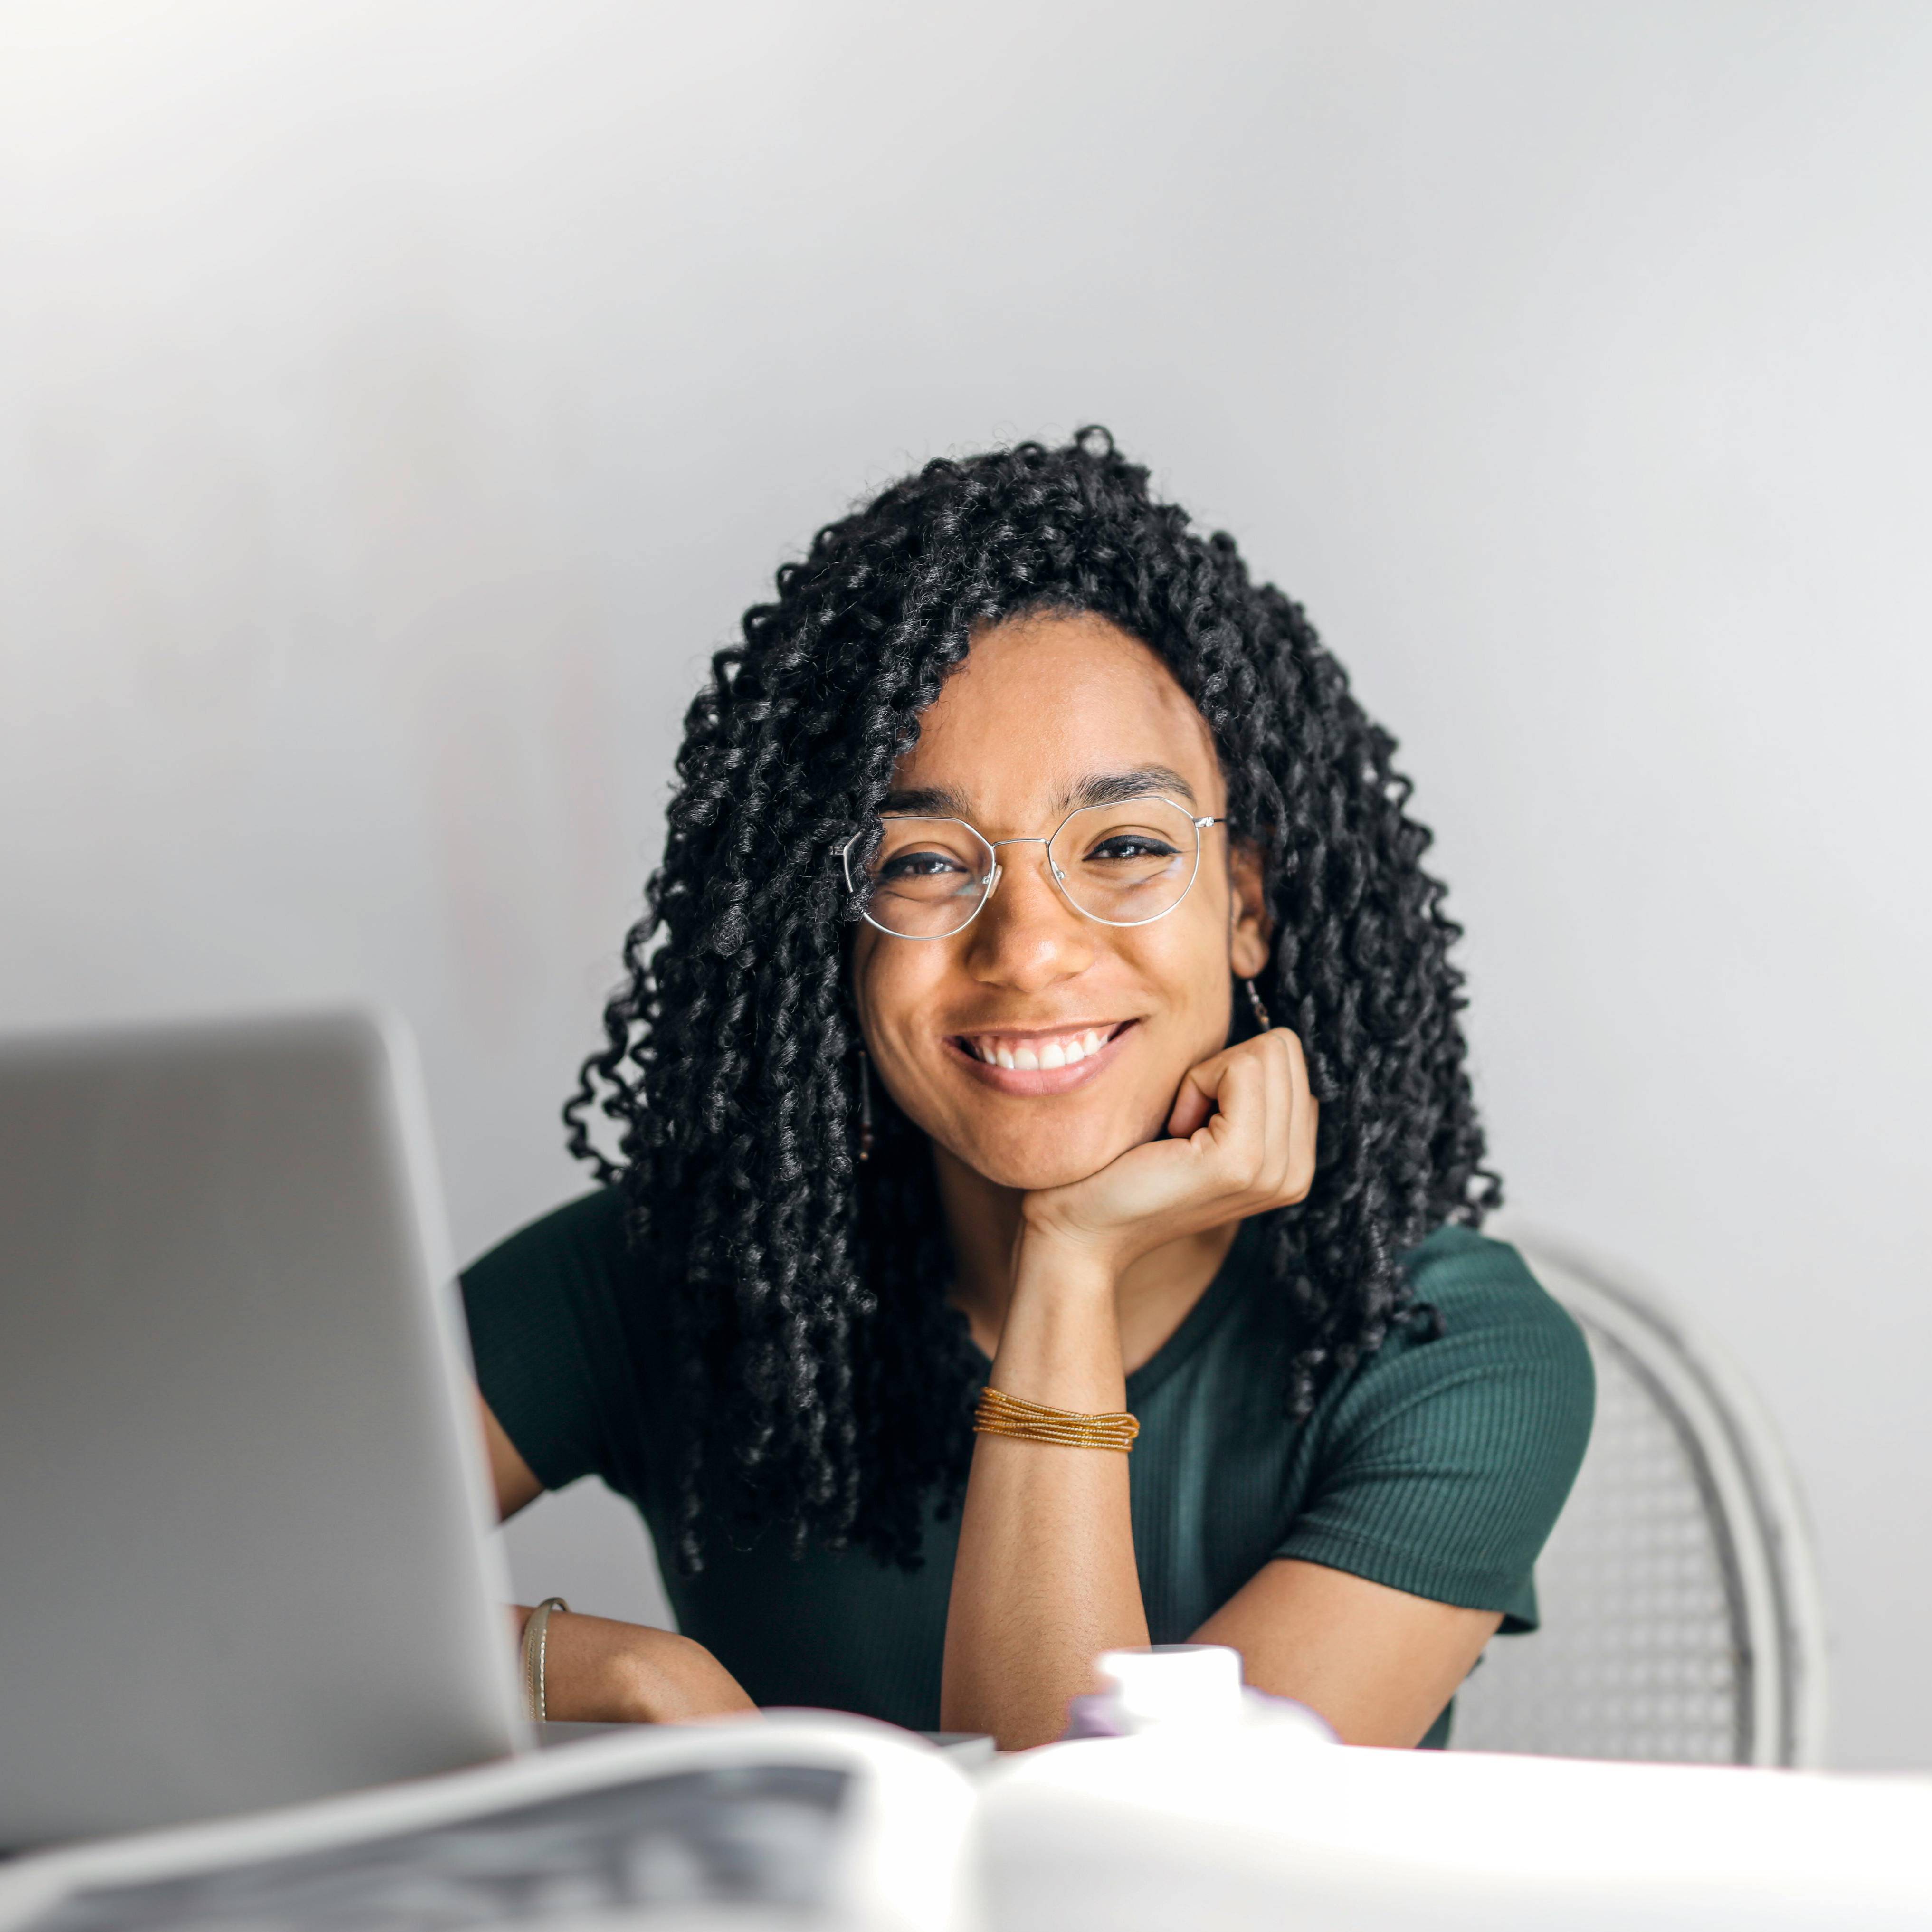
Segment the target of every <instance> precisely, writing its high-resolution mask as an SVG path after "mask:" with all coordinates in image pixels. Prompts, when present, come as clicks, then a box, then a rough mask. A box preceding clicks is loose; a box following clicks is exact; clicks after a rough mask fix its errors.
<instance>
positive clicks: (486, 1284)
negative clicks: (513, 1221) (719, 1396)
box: [462, 1190, 621, 1490]
mask: <svg viewBox="0 0 1932 1932" xmlns="http://www.w3.org/2000/svg"><path fill="white" fill-rule="evenodd" d="M618 1216H619V1202H618V1199H617V1196H616V1192H615V1190H603V1191H601V1192H600V1193H596V1194H592V1195H588V1196H585V1197H584V1198H583V1199H581V1200H579V1201H574V1202H571V1203H570V1204H569V1205H568V1206H567V1207H564V1208H559V1209H557V1210H556V1212H555V1213H553V1214H547V1215H545V1216H544V1218H543V1219H542V1220H540V1221H538V1222H535V1223H532V1225H531V1226H529V1227H527V1228H524V1229H521V1230H520V1231H519V1232H517V1233H516V1234H514V1235H511V1236H510V1237H509V1238H508V1240H507V1241H502V1242H500V1243H499V1244H497V1246H496V1247H493V1248H492V1249H491V1250H490V1252H489V1253H487V1254H486V1255H484V1256H483V1257H482V1258H481V1259H480V1260H479V1261H477V1262H472V1264H471V1265H470V1266H469V1268H466V1269H465V1270H464V1271H463V1277H462V1287H463V1312H464V1313H465V1315H466V1317H467V1318H468V1321H469V1346H470V1349H471V1352H472V1355H474V1356H475V1363H476V1380H477V1384H478V1387H479V1388H481V1390H482V1392H483V1400H484V1401H485V1402H487V1403H488V1404H489V1405H490V1409H491V1411H492V1412H493V1414H494V1415H495V1416H496V1420H497V1421H499V1422H500V1423H501V1424H502V1425H503V1429H504V1433H505V1434H506V1435H507V1436H508V1437H509V1439H510V1440H511V1442H513V1443H514V1444H515V1445H516V1447H517V1454H520V1456H521V1457H523V1460H524V1461H525V1462H526V1463H528V1464H529V1466H530V1469H531V1472H532V1474H533V1475H535V1477H536V1478H537V1480H538V1481H539V1482H540V1483H541V1484H543V1486H544V1488H545V1489H547V1490H560V1489H562V1487H564V1486H565V1484H568V1483H573V1482H574V1481H576V1480H577V1478H578V1477H580V1476H588V1475H605V1474H607V1465H608V1463H609V1460H610V1459H609V1455H608V1445H607V1443H606V1442H605V1440H604V1430H603V1427H602V1426H601V1405H600V1403H599V1402H598V1389H597V1385H596V1379H595V1375H594V1373H593V1370H592V1358H593V1352H592V1349H590V1348H589V1346H587V1343H586V1331H587V1330H588V1328H589V1326H590V1324H591V1322H592V1321H593V1320H594V1317H595V1309H596V1307H597V1305H598V1301H599V1299H600V1298H604V1297H606V1296H607V1292H608V1290H607V1283H606V1282H605V1280H604V1277H606V1275H607V1274H608V1272H609V1269H610V1256H611V1254H612V1253H613V1248H614V1249H615V1250H616V1251H618V1252H621V1239H620V1238H619V1232H618V1229H619V1223H618Z"/></svg>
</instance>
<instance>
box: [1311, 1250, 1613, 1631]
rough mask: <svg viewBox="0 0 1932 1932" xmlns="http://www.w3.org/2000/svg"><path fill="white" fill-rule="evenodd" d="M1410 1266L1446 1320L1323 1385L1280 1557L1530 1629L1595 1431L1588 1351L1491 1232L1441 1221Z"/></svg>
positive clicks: (1406, 1335) (1422, 1292)
mask: <svg viewBox="0 0 1932 1932" xmlns="http://www.w3.org/2000/svg"><path fill="white" fill-rule="evenodd" d="M1409 1271H1410V1276H1411V1279H1412V1281H1413V1282H1414V1283H1415V1292H1416V1296H1417V1298H1418V1300H1419V1301H1424V1302H1427V1303H1429V1304H1432V1305H1433V1307H1435V1309H1436V1311H1437V1313H1438V1314H1439V1316H1440V1318H1441V1323H1442V1333H1441V1334H1439V1335H1438V1336H1436V1337H1434V1338H1433V1339H1430V1338H1428V1337H1427V1336H1426V1335H1422V1334H1417V1333H1416V1332H1415V1331H1404V1332H1403V1333H1402V1334H1400V1335H1398V1336H1396V1337H1391V1339H1390V1340H1389V1341H1388V1342H1387V1343H1385V1344H1384V1346H1382V1349H1380V1350H1379V1351H1378V1352H1377V1353H1376V1354H1375V1355H1372V1356H1370V1358H1368V1359H1367V1361H1365V1362H1364V1363H1363V1364H1361V1367H1359V1368H1358V1370H1356V1371H1355V1373H1354V1374H1353V1375H1352V1376H1351V1377H1349V1379H1348V1380H1347V1382H1346V1383H1344V1384H1343V1385H1342V1386H1341V1387H1340V1388H1337V1389H1336V1390H1334V1391H1331V1394H1330V1396H1329V1397H1328V1398H1327V1399H1326V1400H1325V1402H1324V1403H1323V1405H1322V1406H1323V1409H1325V1410H1326V1411H1327V1414H1326V1415H1323V1416H1321V1417H1320V1418H1319V1421H1320V1423H1321V1426H1322V1427H1321V1448H1320V1451H1319V1457H1318V1460H1317V1463H1316V1469H1315V1472H1314V1480H1313V1484H1312V1485H1311V1487H1310V1494H1309V1500H1308V1502H1307V1504H1306V1505H1304V1508H1302V1510H1301V1511H1300V1512H1299V1513H1298V1515H1297V1517H1296V1518H1295V1522H1294V1523H1293V1525H1292V1526H1291V1528H1290V1530H1289V1534H1288V1536H1287V1537H1286V1539H1285V1541H1283V1544H1281V1546H1280V1548H1279V1549H1278V1550H1277V1551H1276V1552H1275V1554H1276V1555H1277V1556H1286V1557H1298V1558H1301V1559H1304V1560H1305V1561H1307V1562H1311V1563H1320V1564H1322V1565H1326V1566H1327V1567H1328V1568H1331V1569H1336V1570H1345V1571H1349V1572H1350V1573H1351V1574H1354V1575H1356V1576H1361V1577H1367V1578H1369V1579H1370V1580H1371V1581H1372V1582H1375V1583H1385V1584H1387V1585H1388V1586H1390V1587H1391V1589H1397V1590H1406V1591H1408V1592H1410V1593H1411V1594H1412V1595H1415V1596H1419V1597H1428V1598H1433V1599H1435V1600H1436V1601H1438V1602H1441V1603H1445V1604H1460V1605H1462V1606H1463V1607H1466V1608H1469V1609H1472V1610H1499V1611H1501V1612H1502V1613H1503V1617H1504V1622H1503V1628H1505V1630H1534V1629H1535V1628H1536V1622H1537V1612H1536V1592H1535V1583H1534V1581H1533V1579H1532V1570H1533V1568H1534V1566H1535V1562H1536V1559H1537V1556H1538V1553H1539V1552H1540V1551H1541V1549H1542V1547H1543V1545H1544V1542H1545V1541H1546V1540H1547V1538H1548V1536H1549V1535H1550V1531H1551V1529H1553V1527H1554V1526H1555V1524H1556V1519H1557V1516H1558V1514H1559V1512H1560V1511H1562V1508H1563V1505H1564V1502H1565V1499H1566V1498H1567V1497H1568V1495H1569V1493H1570V1487H1571V1484H1572V1483H1573V1482H1574V1481H1575V1480H1576V1475H1577V1469H1578V1467H1579V1466H1580V1464H1581V1463H1582V1462H1583V1451H1584V1449H1585V1448H1586V1446H1587V1445H1588V1444H1589V1438H1590V1425H1591V1421H1592V1417H1593V1415H1594V1412H1595V1399H1596V1385H1595V1375H1594V1373H1593V1371H1592V1367H1591V1363H1590V1355H1589V1349H1588V1347H1587V1346H1586V1344H1585V1342H1584V1340H1583V1334H1582V1332H1581V1331H1580V1329H1579V1328H1577V1324H1576V1323H1575V1322H1574V1321H1573V1320H1572V1319H1571V1317H1570V1316H1569V1315H1568V1314H1567V1313H1565V1311H1564V1310H1563V1309H1562V1308H1561V1307H1559V1306H1558V1305H1557V1304H1556V1302H1555V1301H1553V1300H1552V1299H1551V1298H1550V1296H1549V1295H1547V1294H1546V1293H1545V1292H1544V1290H1543V1289H1542V1288H1541V1286H1539V1285H1538V1283H1537V1281H1536V1279H1535V1277H1534V1276H1533V1275H1532V1274H1531V1273H1530V1271H1529V1268H1528V1267H1527V1266H1526V1265H1525V1264H1524V1262H1523V1259H1522V1257H1521V1256H1519V1255H1518V1254H1517V1252H1516V1250H1514V1248H1511V1247H1508V1246H1506V1245H1505V1244H1503V1243H1502V1242H1500V1241H1489V1240H1486V1239H1485V1238H1484V1237H1482V1236H1481V1235H1477V1234H1475V1233H1473V1232H1471V1231H1470V1230H1469V1229H1463V1228H1445V1229H1441V1230H1439V1231H1438V1232H1437V1233H1436V1234H1435V1235H1432V1236H1431V1237H1430V1239H1429V1240H1428V1241H1425V1242H1424V1244H1422V1245H1421V1247H1419V1248H1418V1249H1417V1250H1415V1253H1413V1254H1412V1256H1411V1257H1410V1261H1409Z"/></svg>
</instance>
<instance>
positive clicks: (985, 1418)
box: [973, 1388, 1141, 1456]
mask: <svg viewBox="0 0 1932 1932" xmlns="http://www.w3.org/2000/svg"><path fill="white" fill-rule="evenodd" d="M973 1427H974V1430H976V1431H977V1433H979V1434H980V1435H982V1436H1014V1437H1016V1438H1017V1439H1019V1441H1021V1442H1052V1443H1055V1444H1057V1445H1058V1446H1059V1447H1061V1448H1063V1449H1112V1450H1116V1451H1118V1452H1119V1453H1120V1454H1121V1455H1123V1456H1126V1455H1129V1454H1131V1453H1132V1452H1133V1446H1134V1438H1135V1437H1136V1436H1138V1435H1139V1433H1141V1426H1140V1424H1139V1422H1137V1421H1136V1420H1135V1419H1134V1418H1133V1417H1132V1416H1131V1415H1128V1414H1127V1412H1125V1411H1124V1410H1122V1411H1120V1412H1117V1413H1115V1414H1114V1415H1082V1414H1081V1413H1080V1412H1079V1410H1078V1409H1049V1408H1048V1407H1047V1406H1046V1404H1045V1403H1038V1402H1027V1401H1025V1400H1022V1398H1021V1397H1019V1396H1016V1395H1007V1394H1005V1393H1004V1391H1001V1390H999V1389H996V1388H986V1389H983V1390H981V1391H980V1402H979V1406H978V1407H977V1409H975V1410H974V1412H973Z"/></svg>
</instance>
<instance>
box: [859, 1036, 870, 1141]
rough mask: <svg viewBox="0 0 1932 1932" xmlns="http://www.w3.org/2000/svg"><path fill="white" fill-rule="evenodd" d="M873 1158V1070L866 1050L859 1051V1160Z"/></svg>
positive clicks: (860, 1049)
mask: <svg viewBox="0 0 1932 1932" xmlns="http://www.w3.org/2000/svg"><path fill="white" fill-rule="evenodd" d="M871 1157H872V1069H871V1062H870V1061H868V1060H867V1059H866V1058H865V1049H864V1048H863V1047H861V1048H859V1159H860V1160H871Z"/></svg>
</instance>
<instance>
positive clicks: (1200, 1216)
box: [941, 1028, 1316, 1750]
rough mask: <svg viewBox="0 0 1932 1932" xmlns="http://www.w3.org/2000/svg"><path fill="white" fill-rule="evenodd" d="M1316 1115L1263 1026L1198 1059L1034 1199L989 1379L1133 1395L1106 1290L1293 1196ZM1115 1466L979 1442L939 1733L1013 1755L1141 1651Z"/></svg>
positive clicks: (1063, 1393) (1113, 1402) (1090, 1400)
mask: <svg viewBox="0 0 1932 1932" xmlns="http://www.w3.org/2000/svg"><path fill="white" fill-rule="evenodd" d="M1315 1128H1316V1103H1315V1101H1314V1099H1313V1097H1312V1096H1311V1095H1310V1092H1309V1089H1308V1076H1307V1069H1306V1067H1305V1065H1304V1062H1303V1060H1302V1056H1301V1043H1300V1042H1299V1041H1298V1040H1296V1039H1295V1036H1294V1035H1293V1034H1290V1033H1288V1032H1286V1031H1282V1030H1280V1029H1278V1028H1277V1030H1275V1031H1272V1032H1270V1033H1268V1034H1263V1035H1262V1036H1261V1037H1259V1039H1256V1040H1250V1041H1247V1042H1244V1043H1243V1044H1242V1045H1241V1046H1238V1047H1233V1048H1230V1049H1229V1050H1228V1051H1227V1052H1225V1053H1222V1054H1217V1055H1216V1056H1215V1057H1214V1058H1213V1059H1211V1060H1209V1061H1204V1062H1203V1063H1202V1065H1201V1066H1199V1067H1196V1069H1195V1070H1193V1072H1192V1073H1190V1074H1189V1076H1187V1081H1186V1082H1184V1084H1183V1085H1182V1088H1181V1094H1180V1096H1179V1097H1178V1099H1177V1100H1176V1101H1175V1108H1174V1112H1173V1114H1172V1117H1171V1118H1170V1121H1169V1129H1170V1131H1171V1133H1172V1136H1174V1138H1172V1139H1167V1140H1165V1141H1160V1142H1150V1143H1148V1145H1145V1146H1143V1147H1138V1148H1133V1149H1132V1150H1130V1151H1129V1152H1128V1153H1127V1154H1124V1155H1122V1156H1121V1158H1120V1159H1119V1160H1116V1161H1115V1162H1113V1163H1111V1164H1110V1165H1109V1166H1107V1167H1106V1168H1104V1169H1102V1170H1101V1172H1100V1173H1099V1174H1097V1175H1092V1176H1091V1177H1089V1178H1088V1179H1087V1180H1085V1181H1079V1182H1076V1184H1073V1186H1071V1187H1061V1188H1055V1189H1052V1190H1046V1191H1044V1192H1043V1193H1038V1194H1034V1195H1030V1196H1028V1198H1027V1201H1026V1204H1025V1209H1024V1211H1023V1217H1022V1233H1021V1236H1020V1240H1019V1244H1018V1247H1017V1249H1016V1254H1015V1259H1014V1273H1013V1295H1012V1298H1011V1300H1010V1303H1009V1304H1008V1307H1007V1314H1006V1319H1005V1321H1004V1325H1003V1326H1002V1328H1001V1333H1000V1342H999V1349H998V1354H997V1355H996V1356H995V1358H994V1362H993V1369H992V1376H991V1378H990V1382H991V1385H992V1387H993V1388H996V1389H998V1390H1000V1391H1001V1392H1002V1393H1004V1394H1007V1395H1011V1396H1017V1397H1022V1399H1024V1400H1028V1401H1031V1402H1037V1403H1045V1404H1047V1405H1048V1406H1051V1407H1053V1408H1056V1409H1076V1410H1079V1411H1081V1412H1085V1413H1089V1414H1091V1413H1097V1412H1111V1411H1115V1410H1118V1409H1121V1407H1122V1406H1124V1403H1125V1401H1126V1399H1127V1398H1126V1388H1127V1377H1126V1374H1125V1370H1124V1362H1123V1358H1122V1352H1121V1328H1120V1311H1119V1309H1118V1305H1117V1301H1116V1290H1117V1288H1118V1283H1119V1282H1120V1280H1121V1277H1122V1275H1123V1274H1124V1272H1125V1271H1126V1270H1127V1268H1130V1266H1131V1265H1133V1263H1134V1262H1136V1260H1139V1259H1141V1258H1142V1256H1145V1255H1148V1254H1149V1253H1152V1252H1154V1250H1156V1249H1157V1248H1160V1247H1164V1246H1166V1244H1169V1243H1172V1242H1176V1241H1181V1240H1182V1239H1184V1238H1186V1237H1188V1236H1191V1235H1198V1234H1199V1233H1201V1232H1204V1231H1205V1230H1206V1229H1212V1228H1215V1227H1220V1226H1226V1225H1227V1224H1228V1223H1230V1222H1233V1221H1238V1220H1241V1219H1244V1217H1247V1216H1248V1215H1250V1214H1259V1213H1262V1212H1264V1211H1266V1210H1268V1209H1269V1208H1277V1207H1281V1206H1283V1205H1286V1204H1287V1203H1289V1202H1294V1201H1298V1200H1300V1199H1302V1197H1303V1196H1304V1195H1306V1194H1307V1191H1308V1189H1309V1186H1310V1183H1311V1182H1312V1181H1313V1178H1314V1172H1315ZM1147 1640H1148V1628H1147V1613H1146V1610H1145V1607H1143V1605H1142V1601H1141V1594H1140V1580H1139V1574H1138V1572H1137V1571H1136V1568H1135V1565H1134V1544H1133V1522H1132V1519H1131V1517H1130V1514H1129V1509H1128V1488H1127V1457H1125V1456H1124V1455H1121V1454H1116V1453H1115V1452H1112V1451H1106V1450H1094V1449H1069V1448H1058V1447H1057V1446H1054V1445H1049V1444H1046V1443H1040V1442H1025V1441H1016V1440H1014V1439H1011V1438H1010V1437H1006V1436H980V1437H978V1438H977V1439H976V1443H975V1446H974V1452H973V1467H972V1472H971V1476H970V1478H968V1483H967V1488H966V1500H965V1508H964V1512H963V1514H962V1518H961V1522H960V1529H959V1555H958V1557H957V1559H956V1562H955V1564H954V1567H953V1595H952V1600H951V1604H950V1610H949V1611H948V1614H947V1627H946V1656H945V1666H944V1677H943V1679H942V1689H941V1716H942V1721H943V1722H944V1724H945V1725H946V1726H947V1728H948V1729H949V1730H980V1731H990V1732H991V1733H992V1734H993V1736H995V1738H997V1739H998V1740H999V1742H1000V1743H1001V1745H1002V1746H1003V1747H1004V1748H1007V1749H1009V1750H1013V1749H1018V1748H1022V1747H1024V1746H1026V1745H1037V1744H1044V1743H1046V1742H1049V1741H1050V1740H1052V1739H1054V1738H1056V1737H1058V1736H1059V1735H1060V1734H1061V1731H1062V1730H1064V1728H1065V1726H1066V1722H1067V1703H1068V1701H1069V1700H1070V1699H1071V1698H1073V1697H1077V1696H1079V1694H1081V1693H1082V1692H1083V1691H1088V1690H1091V1688H1093V1684H1094V1679H1093V1670H1094V1658H1095V1657H1096V1656H1097V1655H1099V1653H1100V1652H1102V1651H1103V1650H1109V1649H1118V1648H1121V1647H1123V1646H1130V1645H1134V1644H1144V1643H1146V1642H1147Z"/></svg>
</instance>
